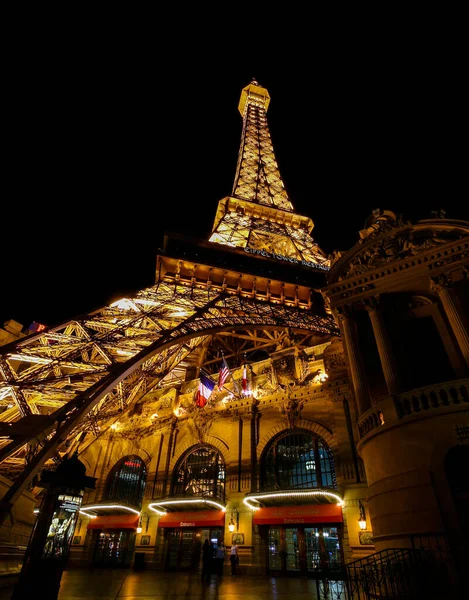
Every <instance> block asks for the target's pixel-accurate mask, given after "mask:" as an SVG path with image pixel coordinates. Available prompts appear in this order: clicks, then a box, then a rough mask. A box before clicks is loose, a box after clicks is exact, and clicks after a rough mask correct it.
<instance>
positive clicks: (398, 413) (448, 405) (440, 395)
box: [358, 379, 469, 439]
mask: <svg viewBox="0 0 469 600" xmlns="http://www.w3.org/2000/svg"><path fill="white" fill-rule="evenodd" d="M460 407H469V379H457V380H455V381H448V382H445V383H438V384H434V385H427V386H425V387H421V388H417V389H415V390H410V391H408V392H405V393H403V394H398V395H396V396H387V397H386V398H385V399H384V400H382V401H381V402H379V403H378V404H376V405H375V406H373V407H372V408H370V409H369V410H367V411H366V412H365V413H363V415H361V416H360V418H359V420H358V431H359V435H360V439H362V438H363V437H365V436H366V435H367V434H368V433H370V432H371V431H373V430H375V429H376V428H378V427H382V426H389V425H392V424H395V423H396V422H399V421H402V420H403V419H409V418H421V417H428V416H429V415H437V414H440V413H441V412H443V411H452V410H460Z"/></svg>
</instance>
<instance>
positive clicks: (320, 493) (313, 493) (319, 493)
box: [243, 490, 344, 510]
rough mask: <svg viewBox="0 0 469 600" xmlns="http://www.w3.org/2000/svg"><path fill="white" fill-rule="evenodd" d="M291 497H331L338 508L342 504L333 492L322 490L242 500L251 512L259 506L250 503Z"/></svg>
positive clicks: (262, 495)
mask: <svg viewBox="0 0 469 600" xmlns="http://www.w3.org/2000/svg"><path fill="white" fill-rule="evenodd" d="M285 496H288V497H291V496H331V497H332V498H335V499H336V500H337V504H338V505H339V506H343V504H344V502H343V500H342V498H341V497H340V496H339V495H338V494H334V493H333V492H325V491H323V490H308V491H304V492H292V491H289V492H275V493H263V494H255V495H252V496H249V498H244V500H243V502H244V504H245V505H246V506H248V507H249V508H250V509H251V510H259V509H260V508H261V506H255V505H253V504H251V502H256V501H259V500H264V499H267V498H282V497H285Z"/></svg>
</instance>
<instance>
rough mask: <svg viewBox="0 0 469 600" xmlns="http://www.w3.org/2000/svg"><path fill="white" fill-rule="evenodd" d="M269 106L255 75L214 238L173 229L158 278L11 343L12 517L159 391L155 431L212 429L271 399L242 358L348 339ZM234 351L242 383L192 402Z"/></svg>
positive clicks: (7, 364)
mask: <svg viewBox="0 0 469 600" xmlns="http://www.w3.org/2000/svg"><path fill="white" fill-rule="evenodd" d="M269 102H270V96H269V93H268V91H267V90H266V89H265V88H264V87H262V86H261V85H259V84H258V83H257V81H255V80H253V81H252V82H251V83H250V84H249V85H248V86H246V87H245V88H244V89H243V90H242V93H241V99H240V103H239V111H240V113H241V115H242V118H243V128H242V136H241V144H240V149H239V157H238V162H237V167H236V175H235V179H234V185H233V189H232V193H231V195H230V196H227V197H225V198H223V199H222V200H220V202H219V203H218V208H217V212H216V216H215V220H214V224H213V228H212V231H211V234H210V236H209V239H208V240H200V239H190V238H188V237H187V236H183V235H178V234H171V235H165V238H164V249H163V251H162V252H161V254H159V255H158V256H157V269H156V281H155V284H154V285H153V286H151V287H148V288H145V289H142V290H140V291H138V292H137V293H136V294H135V295H133V296H132V297H127V298H122V299H121V300H119V301H117V302H114V303H112V304H110V305H109V306H104V307H102V308H101V309H98V310H94V311H93V312H91V313H89V314H83V315H80V316H77V317H75V318H72V319H70V320H68V321H66V322H64V323H61V324H59V325H55V326H51V327H48V328H46V329H45V330H44V331H41V332H38V333H37V334H33V335H30V336H28V337H26V338H24V339H22V340H20V341H17V342H14V343H11V344H9V345H6V346H3V347H2V348H0V402H1V406H2V408H3V411H2V412H1V414H0V434H1V436H0V472H1V473H2V475H4V476H5V477H7V478H8V479H9V480H10V481H11V482H12V485H11V487H10V488H9V489H8V491H7V493H6V494H5V495H4V497H3V500H2V513H1V514H2V519H3V520H4V519H5V516H6V514H8V510H9V509H10V508H11V506H12V505H13V504H14V503H15V501H16V500H17V499H18V498H19V496H20V495H21V494H22V493H23V491H25V490H27V489H32V488H34V485H35V482H36V480H37V475H38V473H39V472H40V470H41V469H43V468H46V467H49V468H50V467H54V466H56V465H58V464H60V462H61V461H62V460H63V459H64V458H66V457H68V456H72V455H73V454H74V453H75V452H80V453H81V452H84V451H85V450H86V449H87V448H88V447H89V446H90V445H91V444H93V442H94V441H95V440H96V439H97V438H99V437H100V436H102V435H105V434H106V432H109V430H110V428H112V427H113V425H115V423H116V422H117V421H119V420H122V419H125V418H126V415H129V414H131V413H132V411H134V410H135V407H136V406H137V405H140V406H141V405H142V403H143V404H144V403H145V401H146V398H153V399H154V398H159V399H162V400H161V401H160V403H159V410H158V418H155V419H154V422H152V424H151V426H149V427H150V428H151V429H152V431H154V432H155V431H157V430H158V428H164V427H168V425H171V423H174V420H175V419H177V418H178V416H183V415H184V413H185V416H186V417H188V418H189V417H190V418H192V419H193V420H194V422H195V424H196V426H197V427H198V428H199V430H200V435H201V437H202V436H203V428H204V422H205V421H204V419H206V415H207V414H209V413H210V411H217V410H218V411H219V410H220V406H221V402H222V400H226V393H229V398H230V399H231V401H230V402H228V403H224V404H223V410H224V411H228V414H230V412H236V411H237V410H239V408H240V407H241V406H244V405H246V404H249V403H254V404H256V403H257V404H258V403H259V398H257V399H256V398H253V397H248V398H241V397H240V395H239V387H238V386H237V385H236V369H241V366H242V364H243V363H244V364H246V362H247V363H251V362H252V363H254V362H255V361H256V360H259V357H265V356H268V355H269V354H273V353H276V352H277V353H278V352H282V351H285V349H287V350H294V352H296V353H297V355H298V354H301V352H305V351H306V349H307V348H310V347H312V346H315V345H318V344H323V343H325V342H330V340H331V339H332V338H334V336H338V335H339V330H338V327H337V325H336V323H335V321H334V318H333V316H332V315H331V313H330V311H328V309H327V306H326V305H325V302H324V299H323V296H322V294H321V293H320V291H319V290H320V288H321V287H322V286H323V285H324V284H325V276H326V274H327V272H328V270H329V267H330V260H329V258H328V257H327V255H326V254H325V253H324V252H323V251H322V250H321V249H320V248H319V246H318V244H317V243H315V241H314V239H313V238H312V237H311V231H312V229H313V222H312V220H311V218H310V217H306V216H302V215H299V214H297V213H295V211H294V209H293V205H292V203H291V201H290V199H289V197H288V194H287V192H286V190H285V186H284V184H283V181H282V178H281V176H280V172H279V168H278V164H277V161H276V159H275V154H274V150H273V145H272V140H271V137H270V132H269V128H268V124H267V110H268V107H269ZM223 358H225V360H226V361H227V362H228V364H229V365H230V367H231V369H232V374H233V378H232V383H231V384H230V385H231V386H230V385H228V384H227V388H226V390H217V391H216V393H215V395H214V401H213V402H211V403H210V404H209V405H207V406H206V407H205V408H204V410H203V411H201V410H200V409H193V408H191V407H190V406H187V405H186V407H185V408H184V406H183V403H182V402H181V400H177V398H178V397H179V396H180V397H181V398H182V397H183V396H184V394H183V392H184V393H185V396H189V397H190V398H192V397H193V393H192V392H191V390H192V391H193V389H194V387H192V388H191V385H192V383H193V382H194V381H195V382H196V381H197V378H198V377H199V375H200V373H201V372H203V373H205V374H206V375H208V376H209V377H212V378H213V379H214V380H215V378H216V374H217V373H218V370H219V368H220V365H221V362H222V359H223ZM238 381H239V378H238ZM194 385H196V384H194ZM175 390H176V391H175ZM188 390H189V391H188ZM269 393H270V394H271V398H273V399H274V401H275V398H278V393H277V392H276V391H275V390H266V391H265V394H264V396H265V398H267V397H269ZM276 394H277V395H276ZM217 398H220V401H219V402H218V404H217V400H216V399H217ZM175 415H176V416H175ZM139 434H141V435H144V432H139Z"/></svg>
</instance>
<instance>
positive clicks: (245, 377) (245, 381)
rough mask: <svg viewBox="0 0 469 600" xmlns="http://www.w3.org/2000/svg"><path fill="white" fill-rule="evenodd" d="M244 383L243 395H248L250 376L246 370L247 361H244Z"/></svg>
mask: <svg viewBox="0 0 469 600" xmlns="http://www.w3.org/2000/svg"><path fill="white" fill-rule="evenodd" d="M242 383H243V395H244V396H247V395H248V377H247V372H246V363H244V368H243V379H242Z"/></svg>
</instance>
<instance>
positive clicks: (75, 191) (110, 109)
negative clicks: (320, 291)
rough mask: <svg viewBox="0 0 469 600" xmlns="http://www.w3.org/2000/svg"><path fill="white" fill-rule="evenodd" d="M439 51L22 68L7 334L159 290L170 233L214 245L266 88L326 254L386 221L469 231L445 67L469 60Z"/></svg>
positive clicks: (139, 57) (450, 71)
mask: <svg viewBox="0 0 469 600" xmlns="http://www.w3.org/2000/svg"><path fill="white" fill-rule="evenodd" d="M455 43H456V42H455ZM391 50H392V49H391ZM440 50H441V49H440V48H437V47H435V51H434V52H432V53H422V52H420V51H415V52H414V53H411V54H406V55H405V56H404V54H403V53H399V54H397V53H395V52H393V51H389V52H386V53H383V54H382V55H381V54H380V55H379V56H375V55H374V52H370V53H369V54H368V55H367V56H365V57H363V56H361V57H360V60H358V58H357V57H356V56H354V55H353V53H352V55H350V54H349V53H347V52H345V53H339V52H337V53H332V52H331V53H329V54H327V55H326V54H324V53H323V54H318V55H314V56H313V55H310V56H308V58H307V60H305V61H304V62H303V63H302V64H301V63H300V64H299V62H298V60H293V59H291V60H290V59H288V58H287V57H283V60H274V59H271V60H270V61H268V60H267V59H266V58H264V57H263V56H261V55H260V54H259V56H258V57H257V58H254V59H252V58H251V59H249V58H243V57H242V53H240V55H239V56H238V57H237V58H236V60H232V61H230V62H228V61H226V62H224V61H223V60H222V59H220V57H219V56H218V50H217V48H215V47H214V48H213V50H212V51H211V52H209V53H208V54H207V55H205V56H204V57H203V58H202V57H201V56H200V54H199V53H197V52H194V53H191V52H188V53H187V52H186V53H185V58H184V61H180V62H178V63H177V64H174V61H176V59H173V62H172V61H171V60H169V61H168V60H163V57H162V55H161V54H157V53H156V52H155V53H154V54H150V55H148V54H147V55H145V54H144V53H141V54H140V53H139V52H137V51H134V52H126V51H122V52H120V53H118V52H112V53H110V52H107V51H105V50H104V49H101V51H100V52H97V53H92V52H90V51H88V52H81V51H80V48H79V49H78V50H75V51H74V52H71V51H70V52H65V54H63V53H62V54H61V53H60V52H56V51H52V50H51V51H50V52H46V51H44V52H38V53H30V54H28V56H27V59H26V57H25V58H24V60H20V59H18V60H19V61H20V62H21V67H22V68H21V69H17V68H15V69H14V70H12V71H11V73H9V74H8V76H7V81H6V84H7V85H4V92H3V94H4V101H5V100H6V104H7V107H8V108H7V110H4V113H3V119H4V127H3V129H4V139H3V145H4V148H6V149H7V153H6V154H7V157H6V160H4V162H3V172H4V179H3V184H4V185H3V202H2V205H3V208H2V224H1V235H2V240H1V247H2V263H3V264H2V275H1V282H2V285H1V288H2V289H1V294H0V324H1V323H3V322H5V321H7V320H9V319H15V320H16V321H19V322H20V323H22V324H23V325H24V326H28V325H29V324H30V323H31V322H32V321H34V320H35V321H38V322H41V323H45V324H47V325H54V324H58V323H60V322H61V321H64V320H67V319H69V318H72V317H73V316H76V315H79V314H81V313H83V312H88V311H90V310H92V309H95V308H98V307H100V306H102V305H103V304H106V303H109V302H110V301H113V300H115V299H117V298H119V297H121V296H122V295H124V294H131V293H133V292H135V291H136V290H138V289H140V288H142V287H146V286H149V285H152V284H153V283H154V270H155V261H156V254H157V252H158V248H160V247H161V246H162V244H163V233H164V231H168V232H169V231H175V232H180V233H187V234H190V235H193V236H196V237H201V238H203V239H206V238H207V237H208V235H209V232H210V230H211V226H212V224H213V219H214V217H215V211H216V208H217V203H218V201H219V200H220V199H222V198H223V197H225V196H228V195H230V193H231V187H232V184H233V180H234V175H235V169H236V162H237V156H238V150H239V143H240V139H241V131H242V119H241V116H240V114H239V112H238V109H237V107H238V101H239V96H240V93H241V89H242V88H243V87H244V86H246V85H248V84H249V83H250V81H251V79H252V78H253V77H254V78H256V79H257V81H258V82H259V83H260V84H261V85H263V86H264V87H266V88H267V89H268V91H269V93H270V95H271V104H270V108H269V111H268V121H269V127H270V132H271V136H272V140H273V144H274V149H275V153H276V157H277V161H278V164H279V169H280V174H281V176H282V178H283V181H284V184H285V187H286V189H287V192H288V194H289V196H290V199H291V201H292V203H293V205H294V207H295V210H296V212H298V213H300V214H303V215H307V216H310V217H311V218H312V219H313V221H314V223H315V227H314V230H313V232H312V235H313V237H314V238H315V240H316V241H317V242H318V243H319V245H320V247H321V248H323V250H324V251H326V252H327V253H330V252H332V251H333V250H335V249H341V250H346V249H348V248H350V247H351V246H352V245H353V244H354V243H355V242H356V241H357V240H358V231H359V230H360V229H361V228H362V227H363V224H364V222H365V220H366V219H367V218H368V217H369V215H370V214H371V211H372V210H373V209H374V208H382V209H389V210H392V211H394V212H396V213H398V214H402V215H403V217H404V218H405V219H409V220H412V221H415V220H417V219H418V218H427V217H430V215H431V211H432V210H440V209H444V210H445V211H446V216H448V217H452V218H456V219H458V218H459V219H467V220H469V208H468V205H469V204H468V185H467V181H468V177H467V139H468V131H467V129H468V128H467V104H466V92H464V93H463V90H464V87H465V80H466V79H467V77H466V76H464V77H463V76H461V72H460V71H459V69H460V65H458V62H457V61H456V60H452V61H451V62H449V61H448V60H447V58H448V54H449V53H450V51H451V52H453V51H454V54H457V53H456V48H454V47H452V48H448V47H446V51H445V53H442V52H441V51H440ZM460 62H462V59H460ZM464 72H465V71H464Z"/></svg>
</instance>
